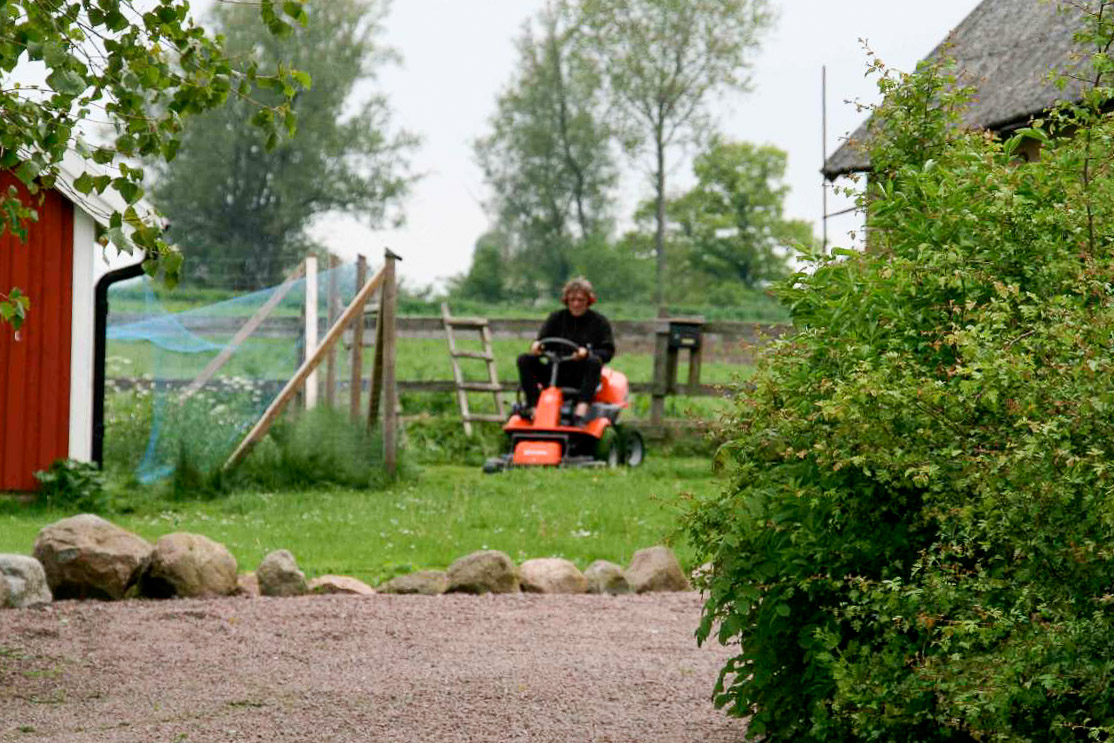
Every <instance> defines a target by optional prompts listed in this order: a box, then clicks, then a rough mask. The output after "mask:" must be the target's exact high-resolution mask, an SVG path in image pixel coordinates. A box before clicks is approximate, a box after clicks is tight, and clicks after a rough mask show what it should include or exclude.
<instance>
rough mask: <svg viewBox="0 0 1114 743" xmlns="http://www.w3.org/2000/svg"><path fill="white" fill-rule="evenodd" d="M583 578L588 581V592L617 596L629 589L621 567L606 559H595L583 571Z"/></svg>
mask: <svg viewBox="0 0 1114 743" xmlns="http://www.w3.org/2000/svg"><path fill="white" fill-rule="evenodd" d="M584 579H585V580H586V581H587V582H588V593H606V594H609V595H611V596H618V595H620V594H624V593H630V591H631V589H630V583H628V582H627V579H626V576H624V575H623V569H622V568H621V567H619V566H618V565H616V564H615V563H613V562H608V561H607V560H596V561H595V562H593V563H592V564H591V565H589V566H588V569H587V570H585V571H584Z"/></svg>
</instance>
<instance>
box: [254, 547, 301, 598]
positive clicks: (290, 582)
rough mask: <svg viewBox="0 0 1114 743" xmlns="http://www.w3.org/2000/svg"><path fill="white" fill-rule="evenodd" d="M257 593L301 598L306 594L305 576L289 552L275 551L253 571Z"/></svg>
mask: <svg viewBox="0 0 1114 743" xmlns="http://www.w3.org/2000/svg"><path fill="white" fill-rule="evenodd" d="M255 577H256V578H258V579H259V592H260V593H261V594H263V595H264V596H301V595H302V594H304V593H305V592H306V574H305V573H303V572H302V571H301V570H298V563H297V562H296V561H295V560H294V555H292V554H291V553H290V551H289V550H275V551H274V552H272V553H271V554H269V555H267V556H266V557H264V558H263V561H262V562H261V563H259V567H258V568H256V570H255Z"/></svg>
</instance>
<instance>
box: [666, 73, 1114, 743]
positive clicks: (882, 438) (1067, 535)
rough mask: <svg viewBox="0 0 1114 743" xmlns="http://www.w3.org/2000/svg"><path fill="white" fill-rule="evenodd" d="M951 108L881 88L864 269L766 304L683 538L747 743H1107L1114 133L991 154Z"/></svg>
mask: <svg viewBox="0 0 1114 743" xmlns="http://www.w3.org/2000/svg"><path fill="white" fill-rule="evenodd" d="M1099 61H1100V63H1103V64H1105V57H1104V56H1103V57H1100V59H1099ZM954 83H955V80H954V79H953V78H951V77H950V76H949V73H948V69H947V68H946V67H923V68H921V69H920V70H918V72H917V73H916V74H915V75H913V76H911V77H908V78H905V79H900V78H894V77H891V76H889V75H888V74H887V75H886V76H885V77H884V78H883V86H882V87H883V92H885V93H887V94H888V98H887V101H888V102H887V103H886V104H885V105H884V107H883V108H882V109H880V110H879V111H878V112H876V115H875V122H876V124H877V126H876V127H875V132H876V136H877V142H876V147H875V149H874V151H873V153H872V161H873V163H874V166H875V173H874V174H873V175H872V184H871V189H870V192H869V209H868V231H869V248H868V249H867V251H865V252H853V251H833V253H834V255H832V256H818V257H816V259H815V265H814V267H813V270H812V271H811V272H809V273H802V274H800V275H798V276H796V277H794V278H793V279H791V280H790V282H789V283H788V285H786V286H784V287H783V288H782V290H781V291H782V296H783V298H784V299H785V300H786V301H787V303H788V304H789V306H790V307H791V308H792V312H793V317H794V323H795V325H796V331H797V332H796V334H795V335H794V336H793V337H792V338H787V339H784V340H781V341H778V342H776V343H774V344H773V345H771V346H770V347H769V348H768V349H767V350H766V351H765V352H764V353H763V356H762V358H761V359H760V361H759V364H758V367H757V370H756V373H755V375H754V376H753V377H752V381H753V383H754V389H753V391H750V392H748V393H746V394H744V395H742V396H741V397H740V399H739V401H738V404H737V409H736V411H735V414H734V419H733V422H732V424H731V428H732V430H733V438H732V439H731V440H730V441H729V442H728V443H726V444H725V445H724V446H723V447H722V448H721V449H720V451H719V454H718V456H719V458H720V461H721V463H723V464H726V465H728V466H729V467H732V468H733V473H734V475H733V485H732V486H731V487H730V488H728V489H726V490H725V491H724V492H723V493H722V494H721V495H719V496H717V497H712V498H708V499H703V500H700V501H698V502H697V503H695V504H694V505H693V507H692V509H691V510H690V512H689V513H688V515H687V517H686V522H685V523H686V531H687V533H688V535H689V537H690V539H691V541H692V542H693V544H694V545H695V547H696V549H697V562H698V563H702V562H705V561H708V562H711V563H712V565H713V569H712V571H711V574H710V577H709V578H708V579H707V583H706V586H705V588H706V589H707V591H708V596H709V598H708V601H707V604H706V609H705V615H704V619H703V622H702V624H701V627H700V630H699V636H700V637H701V639H707V638H708V637H711V636H716V637H718V639H719V640H720V641H722V642H725V643H732V644H734V643H738V647H740V648H741V649H740V650H739V654H738V655H737V656H735V657H734V658H732V659H731V660H730V661H729V662H728V664H727V665H726V666H725V667H724V669H723V673H722V675H721V677H720V681H719V684H718V687H717V697H716V700H717V703H718V704H720V705H724V706H727V707H728V708H729V709H730V711H731V712H733V713H734V714H737V715H742V716H745V715H750V716H752V717H751V723H750V726H749V730H748V734H749V735H750V736H751V737H752V738H756V737H760V736H764V740H767V741H771V742H776V741H794V742H795V743H800V742H804V741H809V742H813V741H825V742H828V741H865V740H877V741H916V742H918V743H925V742H933V741H1003V742H1005V741H1010V742H1013V741H1017V742H1020V741H1079V740H1108V739H1110V736H1111V734H1112V733H1114V686H1112V684H1114V673H1112V671H1114V456H1112V455H1114V384H1112V383H1111V379H1112V378H1114V175H1112V173H1111V172H1110V163H1109V154H1110V152H1111V148H1112V143H1114V120H1112V118H1111V116H1110V115H1107V114H1103V113H1102V112H1103V111H1109V110H1110V106H1109V105H1107V103H1108V96H1106V95H1104V94H1103V92H1102V91H1097V92H1096V93H1094V94H1093V95H1091V96H1089V97H1088V99H1087V101H1086V105H1084V106H1081V107H1078V108H1074V109H1064V110H1062V111H1059V112H1057V113H1056V114H1055V115H1054V116H1052V117H1050V118H1049V119H1048V120H1047V121H1045V122H1038V123H1037V124H1036V125H1034V127H1033V128H1032V129H1029V130H1023V131H1022V132H1021V133H1020V134H1018V137H1017V138H1015V139H1013V140H1010V141H1009V142H1006V143H1001V142H996V141H994V140H992V139H990V138H988V137H985V136H983V135H982V134H977V133H964V132H962V131H960V130H958V129H957V128H955V127H954V126H952V125H953V123H954V121H955V116H954V112H955V111H956V110H957V109H956V106H957V105H958V104H960V103H962V100H963V98H964V91H962V90H961V89H960V88H958V87H956V86H955V84H954ZM934 104H938V105H936V107H934ZM1064 131H1074V133H1075V136H1074V137H1073V138H1070V139H1069V138H1066V137H1056V136H1054V135H1056V134H1057V133H1062V132H1064ZM1049 135H1053V136H1051V137H1050V136H1049ZM1021 137H1036V138H1039V139H1042V140H1045V148H1044V153H1043V158H1042V160H1041V161H1040V162H1038V163H1031V164H1019V163H1018V162H1017V161H1016V160H1015V158H1014V157H1013V156H1012V153H1013V150H1014V147H1015V146H1016V145H1017V143H1018V141H1019V139H1020V138H1021Z"/></svg>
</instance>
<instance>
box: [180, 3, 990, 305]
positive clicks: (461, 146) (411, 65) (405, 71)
mask: <svg viewBox="0 0 1114 743" xmlns="http://www.w3.org/2000/svg"><path fill="white" fill-rule="evenodd" d="M543 4H544V2H543V0H394V3H393V5H392V8H391V12H390V15H389V16H388V18H387V22H386V24H387V29H386V34H385V40H386V41H387V42H388V43H389V44H390V45H392V46H393V47H394V48H395V49H397V50H398V51H399V52H400V53H401V55H402V58H403V61H402V64H401V65H399V66H397V67H395V68H392V69H388V70H385V71H384V73H383V75H382V78H381V81H380V87H381V90H382V91H383V92H385V93H386V94H387V96H388V98H389V100H390V103H391V106H392V108H393V109H394V112H395V121H396V123H397V124H398V126H400V127H403V128H405V129H408V130H410V131H412V132H414V133H416V134H418V135H420V136H421V137H422V139H423V144H422V146H421V148H420V149H419V150H418V151H417V152H416V153H415V156H414V158H413V164H414V168H415V170H416V171H417V172H420V173H423V174H424V177H423V178H422V180H421V181H420V182H418V183H417V184H416V185H415V186H414V189H413V193H412V195H411V196H410V197H409V200H408V201H407V203H406V208H405V212H406V218H407V224H406V226H405V227H403V228H402V229H397V230H384V231H377V232H371V231H369V230H366V229H363V228H362V227H360V226H359V225H358V224H356V223H354V222H352V221H350V220H345V219H329V220H326V223H325V224H322V225H321V227H320V232H319V235H320V236H321V237H323V238H324V239H325V241H326V242H327V243H328V244H329V245H330V247H332V248H333V249H334V250H336V251H337V252H339V253H341V254H342V255H345V256H353V255H355V253H357V252H364V253H365V254H367V255H368V256H369V258H371V260H372V261H373V262H378V260H379V257H380V256H381V255H382V249H383V247H385V246H389V247H390V248H391V249H393V250H394V251H395V252H397V253H399V254H400V255H401V256H402V257H403V263H402V265H401V266H400V269H401V272H402V275H403V276H404V277H405V278H406V279H407V280H408V281H411V282H414V283H418V284H427V283H431V282H439V281H440V280H443V279H444V278H446V277H448V276H451V275H453V274H457V273H460V272H462V271H465V270H466V269H467V267H468V264H469V261H470V258H471V253H472V247H473V245H474V244H475V241H476V238H477V237H478V236H479V235H480V234H482V233H483V232H484V231H485V230H486V228H487V226H488V219H487V215H486V214H485V213H484V210H483V201H484V198H485V191H484V186H483V181H482V178H481V173H480V170H479V168H478V167H477V165H476V163H475V160H474V158H473V156H472V147H471V142H472V141H473V140H474V139H475V138H476V137H477V136H480V135H481V134H483V133H484V132H485V131H486V124H487V120H488V117H489V116H490V115H491V113H492V111H493V110H494V105H495V98H496V95H497V94H498V92H499V91H500V90H501V89H502V87H503V86H504V85H505V84H506V83H507V82H508V80H509V79H510V76H511V74H512V72H513V70H514V64H515V61H516V60H515V50H514V39H515V38H516V37H517V36H518V34H519V32H520V29H521V27H522V24H523V23H524V22H525V21H526V20H527V19H529V18H531V17H532V16H533V15H535V14H536V13H537V12H538V10H539V9H540V8H541V7H542V6H543ZM774 4H775V5H776V6H778V8H779V12H780V18H779V21H778V23H777V25H776V27H775V28H774V29H773V31H772V32H770V33H769V34H768V35H767V36H766V37H765V41H764V46H763V48H762V50H761V51H760V52H759V54H758V55H757V56H756V58H755V64H754V71H753V74H754V90H753V92H751V93H749V94H744V95H739V96H733V97H731V98H730V99H728V100H723V101H719V102H717V105H716V110H717V111H718V113H719V115H720V128H721V130H722V131H723V133H724V134H725V135H726V136H728V137H730V138H732V139H738V140H747V141H751V142H755V143H759V144H764V143H769V144H773V145H775V146H777V147H779V148H781V149H783V150H785V151H787V152H788V153H789V175H788V181H789V185H790V186H791V189H792V190H791V192H790V195H789V198H788V201H787V212H788V214H789V216H792V217H798V218H802V219H806V220H809V221H810V222H812V224H813V227H814V232H815V233H816V234H817V235H820V231H821V216H822V208H821V203H822V194H821V187H820V182H821V179H820V174H819V168H820V164H821V160H822V157H821V127H820V123H821V94H820V91H821V86H820V79H821V68H822V67H823V66H825V65H826V66H827V69H828V152H829V154H830V153H831V152H832V151H833V150H834V149H835V148H836V147H837V146H838V144H839V142H840V141H841V137H843V136H845V135H846V134H847V133H849V132H850V131H851V130H853V129H854V128H855V127H856V126H858V124H859V123H860V122H861V121H862V114H859V113H857V112H856V111H855V110H854V108H853V107H852V106H850V105H847V104H845V103H844V101H846V100H849V99H859V100H864V101H867V102H873V101H874V100H875V99H876V97H877V96H876V89H875V87H874V84H873V82H872V80H870V79H866V78H864V72H865V70H866V56H865V54H864V52H863V49H862V46H861V44H860V42H859V39H865V40H867V41H868V42H869V44H870V47H871V48H872V49H873V50H874V51H875V52H876V53H877V54H878V55H879V57H880V58H881V59H882V60H883V61H884V62H885V63H886V64H887V65H889V66H892V67H897V68H899V69H904V70H910V69H912V67H913V66H914V65H915V64H916V62H917V60H919V59H920V58H922V57H924V56H925V55H926V54H927V53H928V52H930V51H931V50H932V48H933V47H935V46H936V44H938V43H939V42H940V41H942V40H943V39H944V38H945V37H946V35H947V33H948V32H949V31H950V30H951V29H952V28H954V27H955V26H956V25H958V24H959V23H960V22H961V21H962V20H963V19H964V18H965V17H966V16H967V14H968V13H969V12H971V10H973V9H974V8H975V6H976V5H978V0H935V2H931V3H922V2H911V0H839V1H838V2H835V1H833V0H781V1H780V2H775V3H774ZM207 5H208V2H205V1H204V0H202V2H195V6H202V7H203V6H207ZM628 169H629V170H630V171H631V175H630V176H629V177H628V178H627V180H626V183H625V184H624V188H623V193H622V194H621V196H620V198H621V199H622V203H621V205H620V208H619V210H617V214H619V215H620V216H623V215H626V214H629V213H630V212H631V211H632V210H633V206H634V204H635V203H636V201H637V200H639V199H643V198H646V197H647V196H648V195H649V193H650V191H649V187H648V183H647V181H646V180H645V177H644V176H643V175H641V172H640V171H638V170H636V169H635V167H634V166H633V165H632V166H631V167H630V168H628ZM689 177H690V176H689V169H688V163H678V164H675V165H674V169H673V172H672V173H671V179H672V183H673V184H674V185H677V186H678V187H682V186H684V185H685V183H686V182H687V181H688V179H689ZM837 206H838V205H837V204H835V203H834V202H833V203H832V204H830V205H829V211H835V210H836V208H837ZM855 226H856V225H855V222H854V220H853V219H848V218H844V219H842V220H840V221H833V222H832V223H830V225H829V235H830V238H831V242H836V243H838V242H839V241H840V239H841V237H840V236H841V235H844V234H846V232H847V231H848V230H850V229H854V228H855Z"/></svg>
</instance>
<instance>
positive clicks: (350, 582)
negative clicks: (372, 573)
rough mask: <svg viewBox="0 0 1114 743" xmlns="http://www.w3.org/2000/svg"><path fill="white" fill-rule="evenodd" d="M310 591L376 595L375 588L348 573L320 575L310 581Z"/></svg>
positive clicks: (348, 594)
mask: <svg viewBox="0 0 1114 743" xmlns="http://www.w3.org/2000/svg"><path fill="white" fill-rule="evenodd" d="M309 591H310V593H340V594H345V595H347V596H374V595H375V589H374V588H372V587H371V586H369V585H368V584H367V583H364V582H363V581H362V580H359V579H357V578H352V577H350V576H347V575H320V576H318V577H316V578H314V579H313V580H311V581H310V582H309Z"/></svg>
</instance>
